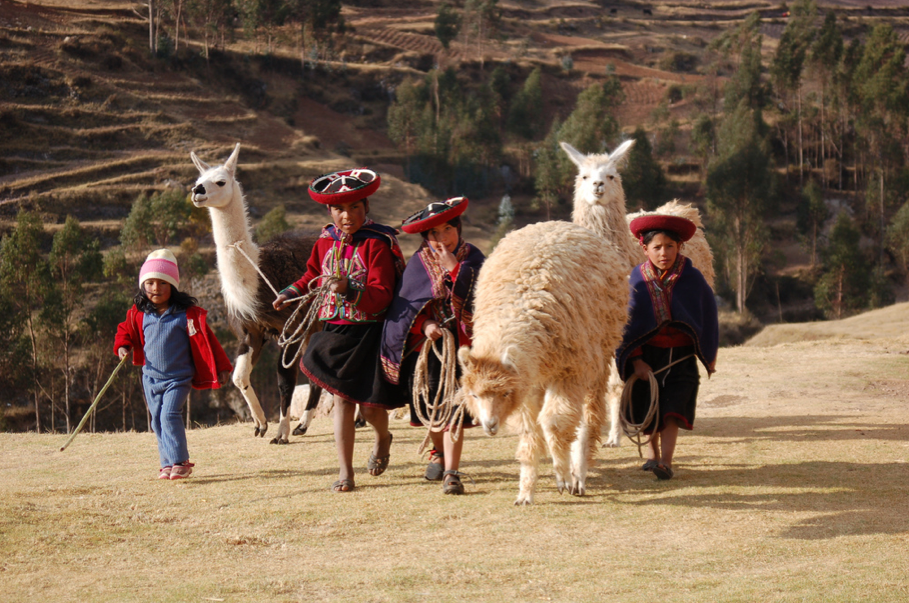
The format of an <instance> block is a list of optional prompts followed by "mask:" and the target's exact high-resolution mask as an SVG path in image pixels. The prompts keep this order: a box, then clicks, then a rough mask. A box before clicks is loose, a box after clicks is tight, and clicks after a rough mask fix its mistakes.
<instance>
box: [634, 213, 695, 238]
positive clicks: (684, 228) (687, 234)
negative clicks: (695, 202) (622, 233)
mask: <svg viewBox="0 0 909 603" xmlns="http://www.w3.org/2000/svg"><path fill="white" fill-rule="evenodd" d="M628 227H629V228H630V229H631V234H633V235H634V236H635V237H636V238H638V239H640V238H641V237H642V236H643V235H644V233H645V232H648V231H651V230H669V231H671V232H674V233H677V234H678V235H679V237H680V238H681V239H682V241H687V240H688V239H690V238H691V237H693V236H694V233H695V232H696V231H697V229H698V227H697V225H696V224H695V223H694V222H692V221H691V220H689V219H687V218H683V217H681V216H670V215H664V214H647V215H644V216H638V217H637V218H635V219H634V220H632V221H631V224H629V225H628Z"/></svg>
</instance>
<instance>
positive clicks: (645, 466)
mask: <svg viewBox="0 0 909 603" xmlns="http://www.w3.org/2000/svg"><path fill="white" fill-rule="evenodd" d="M659 464H660V461H658V460H656V459H650V460H648V461H647V462H646V463H644V464H643V465H641V469H643V470H644V471H653V468H654V467H656V466H657V465H659Z"/></svg>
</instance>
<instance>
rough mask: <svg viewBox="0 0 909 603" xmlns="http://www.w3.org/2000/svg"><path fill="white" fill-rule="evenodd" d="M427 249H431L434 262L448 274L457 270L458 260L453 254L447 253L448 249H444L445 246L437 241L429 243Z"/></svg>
mask: <svg viewBox="0 0 909 603" xmlns="http://www.w3.org/2000/svg"><path fill="white" fill-rule="evenodd" d="M429 247H430V248H431V249H432V251H433V253H434V254H435V256H434V257H435V258H436V261H437V262H439V264H440V265H441V266H442V268H444V269H445V270H447V271H448V272H451V271H452V270H454V269H455V268H457V266H458V258H456V257H455V254H453V253H452V252H450V251H448V249H446V248H445V245H443V244H442V243H440V242H437V241H431V242H430V243H429Z"/></svg>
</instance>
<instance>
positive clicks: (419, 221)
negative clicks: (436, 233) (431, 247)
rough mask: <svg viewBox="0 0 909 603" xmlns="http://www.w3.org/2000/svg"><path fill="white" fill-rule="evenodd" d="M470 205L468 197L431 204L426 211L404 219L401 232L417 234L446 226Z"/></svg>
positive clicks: (453, 198) (423, 210)
mask: <svg viewBox="0 0 909 603" xmlns="http://www.w3.org/2000/svg"><path fill="white" fill-rule="evenodd" d="M468 203H470V201H469V200H468V199H467V197H452V198H451V199H448V200H447V201H443V202H438V201H437V202H435V203H430V204H429V205H427V206H426V208H425V209H421V210H420V211H418V212H417V213H415V214H411V215H410V216H408V217H406V218H404V221H403V222H401V230H403V231H404V232H406V233H410V234H416V233H418V232H425V231H427V230H429V229H431V228H433V227H435V226H439V225H440V224H445V223H446V222H448V221H449V220H451V219H453V218H457V217H458V216H460V215H461V214H463V213H464V210H465V209H467V204H468Z"/></svg>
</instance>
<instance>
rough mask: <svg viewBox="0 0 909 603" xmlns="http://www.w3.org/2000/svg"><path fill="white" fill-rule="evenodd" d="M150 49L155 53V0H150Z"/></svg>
mask: <svg viewBox="0 0 909 603" xmlns="http://www.w3.org/2000/svg"><path fill="white" fill-rule="evenodd" d="M148 50H149V52H151V53H152V54H155V51H156V50H157V49H156V48H155V0H148Z"/></svg>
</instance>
